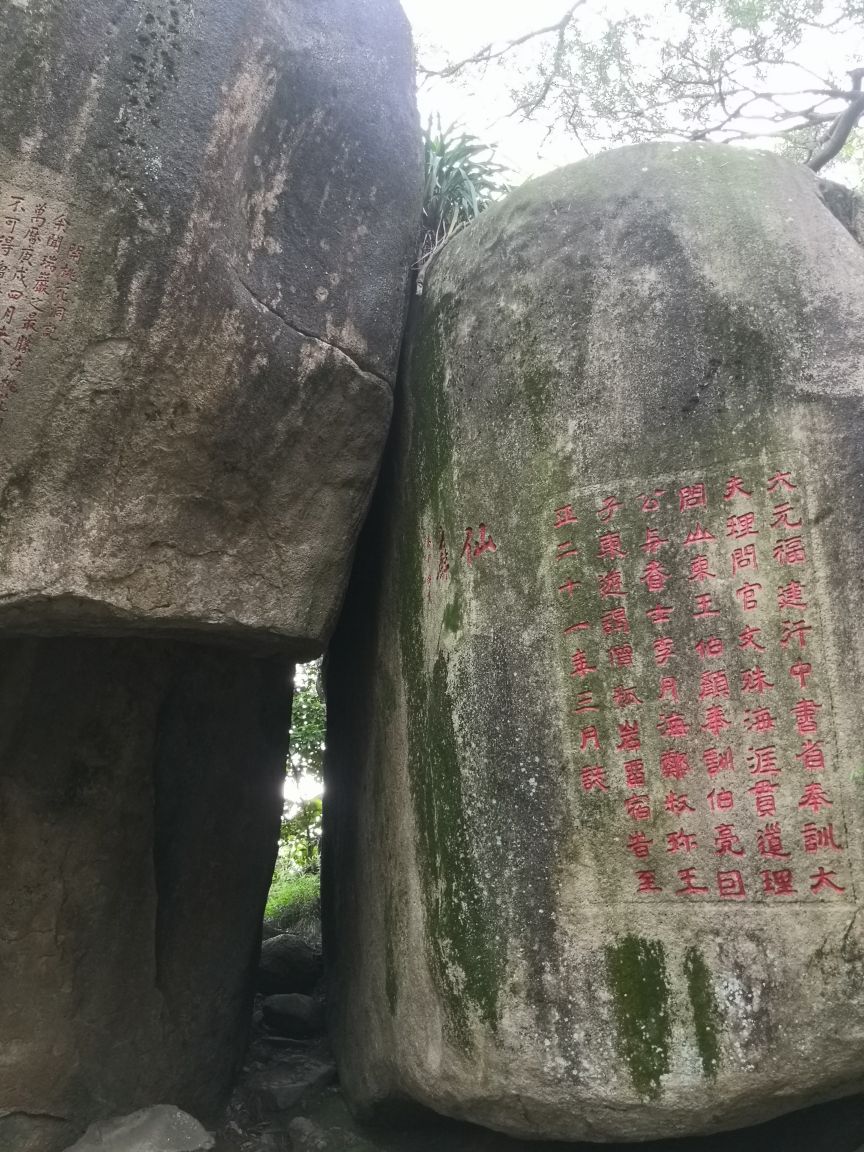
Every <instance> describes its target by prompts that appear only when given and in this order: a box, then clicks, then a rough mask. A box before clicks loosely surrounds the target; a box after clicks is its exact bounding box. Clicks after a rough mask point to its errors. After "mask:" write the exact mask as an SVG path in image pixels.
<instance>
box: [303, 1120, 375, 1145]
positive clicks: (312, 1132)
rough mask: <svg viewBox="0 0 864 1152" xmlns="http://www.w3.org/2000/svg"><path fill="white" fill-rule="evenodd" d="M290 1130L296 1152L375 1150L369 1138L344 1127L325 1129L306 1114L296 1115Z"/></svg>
mask: <svg viewBox="0 0 864 1152" xmlns="http://www.w3.org/2000/svg"><path fill="white" fill-rule="evenodd" d="M288 1131H289V1132H290V1134H291V1147H292V1149H293V1150H294V1152H375V1148H374V1146H373V1145H372V1144H370V1143H369V1142H368V1140H363V1139H361V1138H360V1137H359V1136H355V1135H354V1134H353V1133H351V1132H346V1131H345V1129H344V1128H330V1129H324V1128H322V1127H321V1126H320V1125H319V1124H316V1123H315V1122H314V1121H313V1120H308V1119H307V1118H306V1117H305V1116H295V1118H294V1119H293V1120H292V1121H291V1123H290V1124H289V1125H288Z"/></svg>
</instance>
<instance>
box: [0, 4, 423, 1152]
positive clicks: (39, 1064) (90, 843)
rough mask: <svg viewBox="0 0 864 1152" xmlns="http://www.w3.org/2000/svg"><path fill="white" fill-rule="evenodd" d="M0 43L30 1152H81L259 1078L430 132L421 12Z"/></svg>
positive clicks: (40, 27) (103, 11) (4, 674)
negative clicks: (278, 944) (270, 889)
mask: <svg viewBox="0 0 864 1152" xmlns="http://www.w3.org/2000/svg"><path fill="white" fill-rule="evenodd" d="M0 46H2V50H0V97H2V106H3V116H2V118H0V632H3V633H4V634H5V635H7V636H9V635H10V634H13V633H14V634H17V638H15V639H4V640H3V641H2V643H0V653H2V660H0V717H2V732H3V736H2V740H3V755H2V757H0V971H2V980H0V1152H54V1149H57V1148H62V1147H65V1146H66V1145H67V1144H68V1143H69V1142H70V1140H71V1139H73V1138H74V1137H75V1136H76V1135H79V1134H80V1133H81V1132H82V1131H83V1130H84V1128H85V1127H86V1126H87V1124H88V1123H89V1122H90V1121H91V1120H95V1119H99V1118H104V1117H106V1116H110V1115H112V1114H122V1113H126V1112H128V1111H130V1110H131V1109H134V1108H137V1107H140V1106H141V1105H144V1104H147V1103H150V1102H152V1101H153V1100H166V1099H167V1100H171V1101H173V1102H176V1103H177V1104H178V1105H180V1106H182V1107H183V1108H186V1109H188V1110H189V1111H191V1112H192V1113H194V1114H195V1115H196V1116H197V1117H198V1118H200V1119H207V1118H209V1117H211V1116H212V1115H213V1111H214V1109H215V1108H216V1106H217V1105H218V1104H219V1101H220V1100H221V1099H222V1098H223V1096H224V1093H225V1091H226V1089H227V1087H228V1085H229V1082H230V1079H231V1076H232V1073H233V1071H234V1069H235V1068H236V1066H237V1063H238V1060H239V1059H240V1056H241V1054H242V1050H243V1044H244V1039H245V1036H246V1031H247V1027H248V1021H249V1016H250V1006H251V996H252V987H253V981H254V972H255V966H256V962H257V952H258V945H259V943H260V923H261V915H262V912H263V906H264V899H265V895H266V890H267V885H268V880H269V877H270V875H271V874H272V866H273V861H274V858H275V852H276V838H277V833H278V822H279V815H280V811H281V804H282V795H281V787H282V783H281V782H282V776H283V772H284V763H285V755H286V729H287V724H288V719H289V714H290V677H291V673H290V661H291V660H294V659H303V658H305V657H308V656H311V655H313V654H317V653H319V652H320V651H321V650H322V649H323V647H324V646H325V644H326V642H327V639H328V636H329V633H330V630H331V628H332V624H333V621H334V619H335V616H336V613H337V611H338V608H339V604H340V601H341V598H342V594H343V591H344V586H345V583H346V580H347V574H348V569H349V565H350V561H351V556H352V553H353V549H354V545H355V542H356V536H357V533H358V531H359V526H360V523H361V521H362V519H363V517H364V515H365V512H366V507H367V503H368V499H369V496H370V494H371V489H372V485H373V483H374V479H375V475H376V471H377V467H378V462H379V456H380V452H381V450H382V447H383V443H384V439H385V436H386V433H387V429H388V425H389V418H390V411H391V403H392V400H391V391H392V381H393V377H394V372H395V364H396V357H397V352H398V346H399V342H400V336H401V330H402V320H403V312H404V304H405V287H406V280H407V277H408V274H409V268H410V264H411V262H412V258H413V255H414V244H415V236H416V224H417V219H418V213H419V204H418V201H419V196H420V185H421V172H420V155H419V152H420V148H419V126H418V122H417V112H416V106H415V102H414V77H413V56H412V50H411V43H410V36H409V32H408V26H407V23H406V21H405V18H404V16H403V14H402V13H401V10H400V9H399V6H398V3H397V0H314V2H312V0H205V2H204V3H192V2H191V0H140V2H136V3H129V2H128V0H75V2H74V3H69V2H68V0H32V2H31V0H0ZM85 633H86V634H89V635H86V636H85V635H80V634H85ZM22 634H24V635H22ZM202 641H206V642H207V646H204V645H203V644H202V643H201V642H202ZM229 646H230V648H229Z"/></svg>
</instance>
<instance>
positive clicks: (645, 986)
mask: <svg viewBox="0 0 864 1152" xmlns="http://www.w3.org/2000/svg"><path fill="white" fill-rule="evenodd" d="M605 953H606V970H607V979H608V982H609V988H610V990H611V992H612V998H613V1002H614V1006H615V1022H616V1025H617V1030H618V1037H617V1042H618V1050H619V1052H620V1053H621V1056H622V1057H623V1059H624V1060H625V1061H626V1063H627V1067H628V1069H629V1071H630V1077H631V1079H632V1081H633V1086H634V1088H635V1089H636V1091H637V1092H638V1093H639V1095H640V1096H644V1097H646V1098H648V1099H651V1100H654V1099H657V1097H658V1096H659V1095H660V1081H661V1077H662V1076H664V1075H665V1074H666V1073H667V1072H668V1071H669V1045H670V1042H671V1039H672V1019H671V1015H670V1011H669V991H668V981H667V973H666V961H665V957H664V950H663V945H662V944H661V942H660V941H659V940H645V939H643V938H642V937H639V936H625V937H624V938H623V939H622V940H621V941H620V942H619V943H617V944H610V945H608V946H607V948H606V949H605Z"/></svg>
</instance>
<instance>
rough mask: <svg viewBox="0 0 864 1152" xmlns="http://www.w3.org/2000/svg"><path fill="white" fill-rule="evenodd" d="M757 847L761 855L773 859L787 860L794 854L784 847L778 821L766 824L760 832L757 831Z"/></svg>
mask: <svg viewBox="0 0 864 1152" xmlns="http://www.w3.org/2000/svg"><path fill="white" fill-rule="evenodd" d="M756 847H757V848H758V849H759V855H760V856H766V857H767V858H768V859H771V860H786V859H788V858H789V857H790V856H791V855H792V853H791V852H787V851H786V850H785V848H784V847H783V837H782V834H781V831H780V825H779V823H777V822H776V821H775V822H774V823H773V824H766V825H765V827H764V828H763V829H762V830H761V831H760V832H757V834H756Z"/></svg>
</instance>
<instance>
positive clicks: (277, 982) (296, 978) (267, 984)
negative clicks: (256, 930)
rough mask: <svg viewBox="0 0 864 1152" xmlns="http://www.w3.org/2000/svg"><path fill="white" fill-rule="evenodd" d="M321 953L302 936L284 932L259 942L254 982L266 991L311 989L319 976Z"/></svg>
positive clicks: (321, 966)
mask: <svg viewBox="0 0 864 1152" xmlns="http://www.w3.org/2000/svg"><path fill="white" fill-rule="evenodd" d="M322 971H323V962H322V959H321V953H320V952H319V951H318V950H317V949H315V948H312V947H311V945H309V944H307V943H306V941H305V940H304V939H303V938H302V937H301V936H295V935H293V933H291V932H284V933H282V935H280V936H274V937H272V939H270V940H265V941H264V943H263V944H262V945H261V960H260V962H259V964H258V975H257V978H256V983H257V986H258V990H259V991H260V992H264V993H266V994H268V995H269V994H271V993H277V992H311V991H312V989H313V988H314V987H315V985H316V984H317V983H318V981H319V980H320V978H321V973H322Z"/></svg>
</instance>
